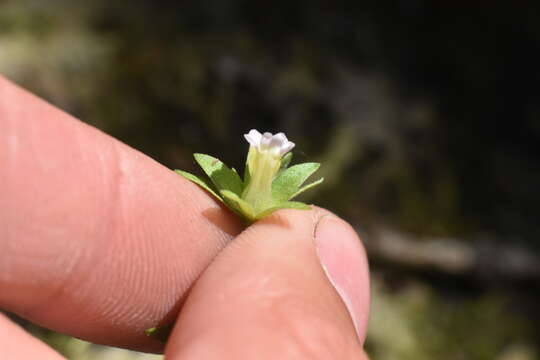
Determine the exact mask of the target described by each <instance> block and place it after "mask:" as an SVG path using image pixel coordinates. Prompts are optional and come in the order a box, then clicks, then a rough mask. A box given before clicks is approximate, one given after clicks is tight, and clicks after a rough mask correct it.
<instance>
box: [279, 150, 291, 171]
mask: <svg viewBox="0 0 540 360" xmlns="http://www.w3.org/2000/svg"><path fill="white" fill-rule="evenodd" d="M291 160H292V152H288V153H287V154H285V156H283V158H282V159H281V169H286V168H287V166H289V164H290V163H291Z"/></svg>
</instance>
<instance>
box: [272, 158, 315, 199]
mask: <svg viewBox="0 0 540 360" xmlns="http://www.w3.org/2000/svg"><path fill="white" fill-rule="evenodd" d="M319 166H321V164H319V163H303V164H298V165H294V166H291V167H290V168H288V169H286V170H284V171H283V172H282V173H281V174H279V175H278V177H277V178H276V179H274V181H273V183H272V197H273V198H274V200H275V201H276V202H283V201H287V200H289V199H291V198H292V197H293V196H294V194H296V193H297V192H298V191H299V189H300V186H302V184H303V183H304V182H305V181H306V180H307V179H308V178H309V177H310V176H311V174H313V173H314V172H315V171H317V169H318V168H319Z"/></svg>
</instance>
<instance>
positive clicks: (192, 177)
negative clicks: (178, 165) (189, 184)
mask: <svg viewBox="0 0 540 360" xmlns="http://www.w3.org/2000/svg"><path fill="white" fill-rule="evenodd" d="M174 172H175V173H177V174H179V175H182V176H183V177H185V178H186V179H188V180H190V181H193V182H194V183H195V184H197V185H199V186H200V187H202V188H203V189H204V190H206V191H208V192H209V193H210V194H212V195H214V197H215V198H217V199H219V201H221V202H223V199H222V198H221V196H219V195H218V194H217V193H216V192H215V191H214V190H212V188H211V187H210V186H209V185H208V184H207V183H206V181H204V180H203V179H201V178H200V177H198V176H195V175H193V174H190V173H188V172H187V171H183V170H174Z"/></svg>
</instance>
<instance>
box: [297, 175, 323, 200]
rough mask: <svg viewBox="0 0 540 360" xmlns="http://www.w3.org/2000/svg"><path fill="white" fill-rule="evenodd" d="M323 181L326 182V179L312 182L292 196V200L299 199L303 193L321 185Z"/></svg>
mask: <svg viewBox="0 0 540 360" xmlns="http://www.w3.org/2000/svg"><path fill="white" fill-rule="evenodd" d="M323 181H324V178H320V179H319V180H316V181H314V182H312V183H311V184H308V185H306V186H304V187H302V188H301V189H300V190H298V191H297V192H295V193H294V195H293V196H291V199H292V198H295V197H297V196H298V195H300V194H301V193H303V192H304V191H306V190H309V189H311V188H314V187H315V186H317V185H319V184H321V183H322V182H323Z"/></svg>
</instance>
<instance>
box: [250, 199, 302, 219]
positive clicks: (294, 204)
mask: <svg viewBox="0 0 540 360" xmlns="http://www.w3.org/2000/svg"><path fill="white" fill-rule="evenodd" d="M279 209H297V210H310V209H311V206H309V205H307V204H304V203H302V202H298V201H285V202H282V203H280V204H279V205H276V206H273V207H271V208H269V209H266V210H264V211H263V212H261V213H259V214H257V217H256V218H257V220H259V219H262V218H264V217H265V216H268V215H270V214H271V213H273V212H274V211H277V210H279Z"/></svg>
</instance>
